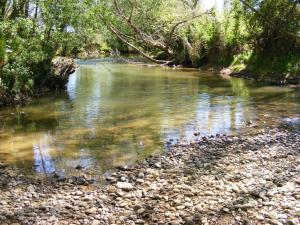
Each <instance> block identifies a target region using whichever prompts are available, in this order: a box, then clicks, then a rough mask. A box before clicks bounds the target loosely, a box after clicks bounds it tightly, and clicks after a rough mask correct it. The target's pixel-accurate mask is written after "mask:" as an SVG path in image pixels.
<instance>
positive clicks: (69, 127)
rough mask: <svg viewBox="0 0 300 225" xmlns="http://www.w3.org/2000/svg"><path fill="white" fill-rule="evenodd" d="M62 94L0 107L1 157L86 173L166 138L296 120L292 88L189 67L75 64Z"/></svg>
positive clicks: (159, 145)
mask: <svg viewBox="0 0 300 225" xmlns="http://www.w3.org/2000/svg"><path fill="white" fill-rule="evenodd" d="M80 64H81V66H80V68H79V69H78V71H77V72H76V73H75V74H73V75H71V77H70V80H69V83H68V85H67V90H66V91H61V92H52V93H49V94H48V95H47V96H45V97H42V98H40V99H38V100H35V101H33V102H32V103H31V104H30V105H28V106H26V107H21V108H17V109H13V108H6V109H3V110H1V111H0V121H1V122H0V160H4V161H6V162H9V163H11V164H14V165H16V166H18V167H21V168H23V169H26V170H27V171H34V172H38V173H51V172H53V171H61V172H65V173H73V172H74V171H75V170H74V168H75V167H76V166H77V165H82V166H84V167H85V168H86V169H89V170H91V171H93V172H97V173H99V172H104V171H106V170H107V169H110V168H112V167H114V166H118V165H122V164H127V163H132V162H135V161H136V160H140V159H143V158H145V157H147V156H149V155H150V154H153V153H158V152H161V151H164V150H166V142H167V141H169V140H170V139H171V140H172V141H173V142H176V140H178V139H180V140H183V139H186V140H195V139H197V138H198V137H197V136H195V135H194V133H196V132H197V133H198V132H200V134H201V135H211V134H218V133H219V134H225V133H226V134H237V133H240V132H247V131H248V130H249V129H250V128H249V127H248V126H247V123H249V121H252V123H253V124H255V125H257V126H258V128H257V129H260V128H262V127H264V126H265V125H273V124H276V123H278V122H279V121H280V120H282V118H283V117H291V118H294V117H299V112H300V110H299V109H300V95H299V91H297V90H295V89H290V88H287V87H272V86H262V85H260V86H257V85H255V84H254V83H253V82H250V81H245V80H243V79H237V78H231V79H228V78H222V77H220V76H216V75H215V74H210V73H203V72H199V71H198V70H195V69H176V70H175V69H172V68H163V67H149V66H137V65H127V64H118V63H112V62H110V61H109V60H98V61H88V62H87V63H83V62H81V63H80Z"/></svg>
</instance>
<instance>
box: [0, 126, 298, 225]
mask: <svg viewBox="0 0 300 225" xmlns="http://www.w3.org/2000/svg"><path fill="white" fill-rule="evenodd" d="M169 148H170V149H169V151H167V152H166V153H165V154H163V155H158V156H153V157H151V158H148V159H147V160H144V161H143V162H139V163H137V164H136V165H133V166H122V167H119V168H117V169H116V170H115V171H113V172H108V173H107V174H109V175H108V176H105V175H103V180H105V181H106V182H105V184H103V186H102V185H92V184H91V183H90V181H91V180H93V178H92V177H90V176H88V175H82V176H79V177H75V178H65V179H64V181H62V180H61V181H60V182H58V178H59V176H60V175H57V176H58V178H56V179H54V181H52V182H50V183H49V184H48V183H47V182H44V181H41V180H39V179H38V178H37V179H33V180H31V179H27V178H26V176H19V174H18V173H16V172H15V169H14V168H10V167H7V166H2V167H1V168H0V174H1V176H0V188H1V187H2V186H3V187H4V186H5V187H6V188H4V189H1V192H0V199H1V200H0V224H3V223H4V224H7V225H8V224H12V223H15V222H19V223H21V224H23V223H24V224H34V221H39V222H41V225H42V224H55V223H56V224H92V225H100V224H117V225H119V224H130V225H131V224H132V225H133V224H158V225H163V224H174V225H177V224H178V225H181V224H247V223H248V224H297V225H298V224H299V209H300V206H299V203H298V202H299V201H298V200H299V199H300V195H299V194H298V193H300V187H299V185H300V182H299V178H298V176H299V171H298V166H299V162H300V161H299V160H298V159H297V158H298V155H299V149H300V135H299V134H295V133H291V131H284V130H279V129H274V130H270V131H266V130H265V131H264V132H262V133H260V134H257V135H255V136H249V137H230V136H226V135H216V136H214V137H203V138H200V140H199V141H195V142H193V143H187V142H174V143H173V144H172V143H170V146H169ZM1 165H2V164H1ZM85 172H86V171H80V173H82V174H83V173H85ZM224 221H225V222H224Z"/></svg>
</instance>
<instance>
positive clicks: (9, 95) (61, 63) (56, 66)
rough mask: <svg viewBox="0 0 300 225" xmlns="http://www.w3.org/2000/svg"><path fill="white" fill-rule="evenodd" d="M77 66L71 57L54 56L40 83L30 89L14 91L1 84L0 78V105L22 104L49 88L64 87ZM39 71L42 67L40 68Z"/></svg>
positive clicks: (42, 93) (47, 90)
mask: <svg viewBox="0 0 300 225" xmlns="http://www.w3.org/2000/svg"><path fill="white" fill-rule="evenodd" d="M76 68H77V66H76V64H75V60H74V59H72V58H65V57H56V58H55V59H53V60H52V62H51V69H50V70H51V71H50V72H49V71H48V72H49V74H43V79H42V81H39V82H41V84H40V85H37V87H35V88H33V87H32V90H31V89H30V90H26V91H19V92H15V91H13V90H8V89H7V88H5V87H2V86H1V78H0V107H4V106H16V105H24V104H26V103H28V102H30V101H31V100H32V99H34V98H38V97H40V96H42V95H44V94H45V93H47V92H49V91H50V90H58V89H64V88H65V86H66V84H67V82H68V80H69V76H70V75H71V74H72V73H74V72H75V70H76ZM40 70H41V71H40V72H41V73H42V72H43V69H42V68H41V69H40Z"/></svg>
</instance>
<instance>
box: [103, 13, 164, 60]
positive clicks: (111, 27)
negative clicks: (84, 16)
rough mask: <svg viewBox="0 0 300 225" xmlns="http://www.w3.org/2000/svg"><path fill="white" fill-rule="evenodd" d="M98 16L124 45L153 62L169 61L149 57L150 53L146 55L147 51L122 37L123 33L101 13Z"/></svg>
mask: <svg viewBox="0 0 300 225" xmlns="http://www.w3.org/2000/svg"><path fill="white" fill-rule="evenodd" d="M100 18H101V19H102V21H103V22H104V23H105V25H106V26H107V28H108V29H109V30H110V31H111V32H112V33H113V34H115V35H116V36H117V38H119V39H120V40H121V41H122V42H123V43H125V44H126V45H128V46H129V47H131V48H133V49H135V50H136V51H138V52H139V53H140V54H141V55H142V56H144V57H145V58H146V59H148V60H150V61H151V62H154V63H156V64H167V63H169V61H164V60H157V59H154V58H153V57H151V56H150V55H148V54H147V53H145V52H144V51H143V50H141V49H139V48H138V47H136V46H135V45H133V44H132V43H130V42H129V41H127V40H126V39H125V38H124V37H123V34H122V33H121V32H120V31H119V30H118V29H117V28H115V27H114V26H113V25H112V24H111V23H108V22H107V21H106V20H105V19H104V18H103V17H102V16H101V15H100Z"/></svg>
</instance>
